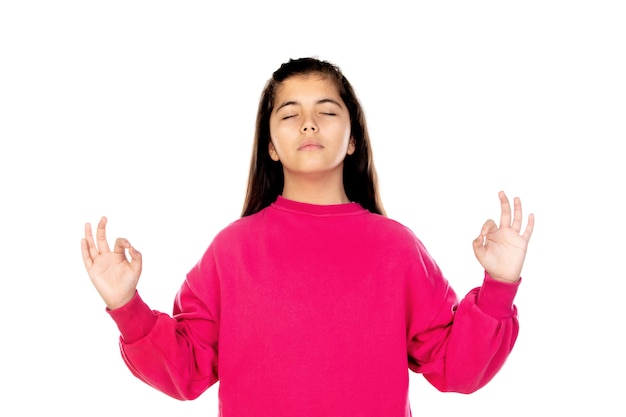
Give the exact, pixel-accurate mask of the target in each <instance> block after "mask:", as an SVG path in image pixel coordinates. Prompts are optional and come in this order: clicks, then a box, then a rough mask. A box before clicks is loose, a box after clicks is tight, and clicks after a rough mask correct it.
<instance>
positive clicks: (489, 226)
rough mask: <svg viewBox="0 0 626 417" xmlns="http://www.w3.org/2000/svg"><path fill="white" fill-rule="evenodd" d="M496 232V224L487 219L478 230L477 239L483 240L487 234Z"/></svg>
mask: <svg viewBox="0 0 626 417" xmlns="http://www.w3.org/2000/svg"><path fill="white" fill-rule="evenodd" d="M497 230H498V226H497V225H496V222H494V221H493V220H491V219H489V220H487V221H486V222H485V223H484V224H483V227H482V228H481V229H480V236H479V238H481V239H484V238H485V237H487V235H488V234H489V233H493V232H496V231H497Z"/></svg>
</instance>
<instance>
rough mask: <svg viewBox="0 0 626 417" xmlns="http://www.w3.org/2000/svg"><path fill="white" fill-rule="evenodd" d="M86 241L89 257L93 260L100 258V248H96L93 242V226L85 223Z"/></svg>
mask: <svg viewBox="0 0 626 417" xmlns="http://www.w3.org/2000/svg"><path fill="white" fill-rule="evenodd" d="M85 241H86V243H87V250H88V251H89V256H90V257H91V260H92V261H93V259H94V258H95V257H96V256H98V248H96V244H95V242H94V240H93V233H92V231H91V224H90V223H85Z"/></svg>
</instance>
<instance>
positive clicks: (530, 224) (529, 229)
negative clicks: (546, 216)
mask: <svg viewBox="0 0 626 417" xmlns="http://www.w3.org/2000/svg"><path fill="white" fill-rule="evenodd" d="M534 228H535V215H534V214H532V213H531V214H530V215H529V216H528V223H527V224H526V229H525V230H524V234H523V235H522V237H523V238H524V240H526V242H528V241H529V240H530V236H531V235H532V234H533V229H534Z"/></svg>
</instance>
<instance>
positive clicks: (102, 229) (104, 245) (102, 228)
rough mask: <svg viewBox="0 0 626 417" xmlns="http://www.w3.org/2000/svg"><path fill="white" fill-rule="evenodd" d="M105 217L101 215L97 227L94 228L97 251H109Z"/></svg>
mask: <svg viewBox="0 0 626 417" xmlns="http://www.w3.org/2000/svg"><path fill="white" fill-rule="evenodd" d="M106 227H107V218H106V217H104V216H102V218H101V219H100V221H99V222H98V228H97V229H96V242H97V244H98V251H100V252H101V253H102V252H110V250H109V244H108V242H107V233H106Z"/></svg>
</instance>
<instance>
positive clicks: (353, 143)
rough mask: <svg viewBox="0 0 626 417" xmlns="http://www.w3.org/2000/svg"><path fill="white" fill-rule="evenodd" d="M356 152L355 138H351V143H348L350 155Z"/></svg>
mask: <svg viewBox="0 0 626 417" xmlns="http://www.w3.org/2000/svg"><path fill="white" fill-rule="evenodd" d="M354 151H356V141H355V140H354V137H353V136H350V142H348V152H346V153H347V154H348V155H352V154H353V153H354Z"/></svg>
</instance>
